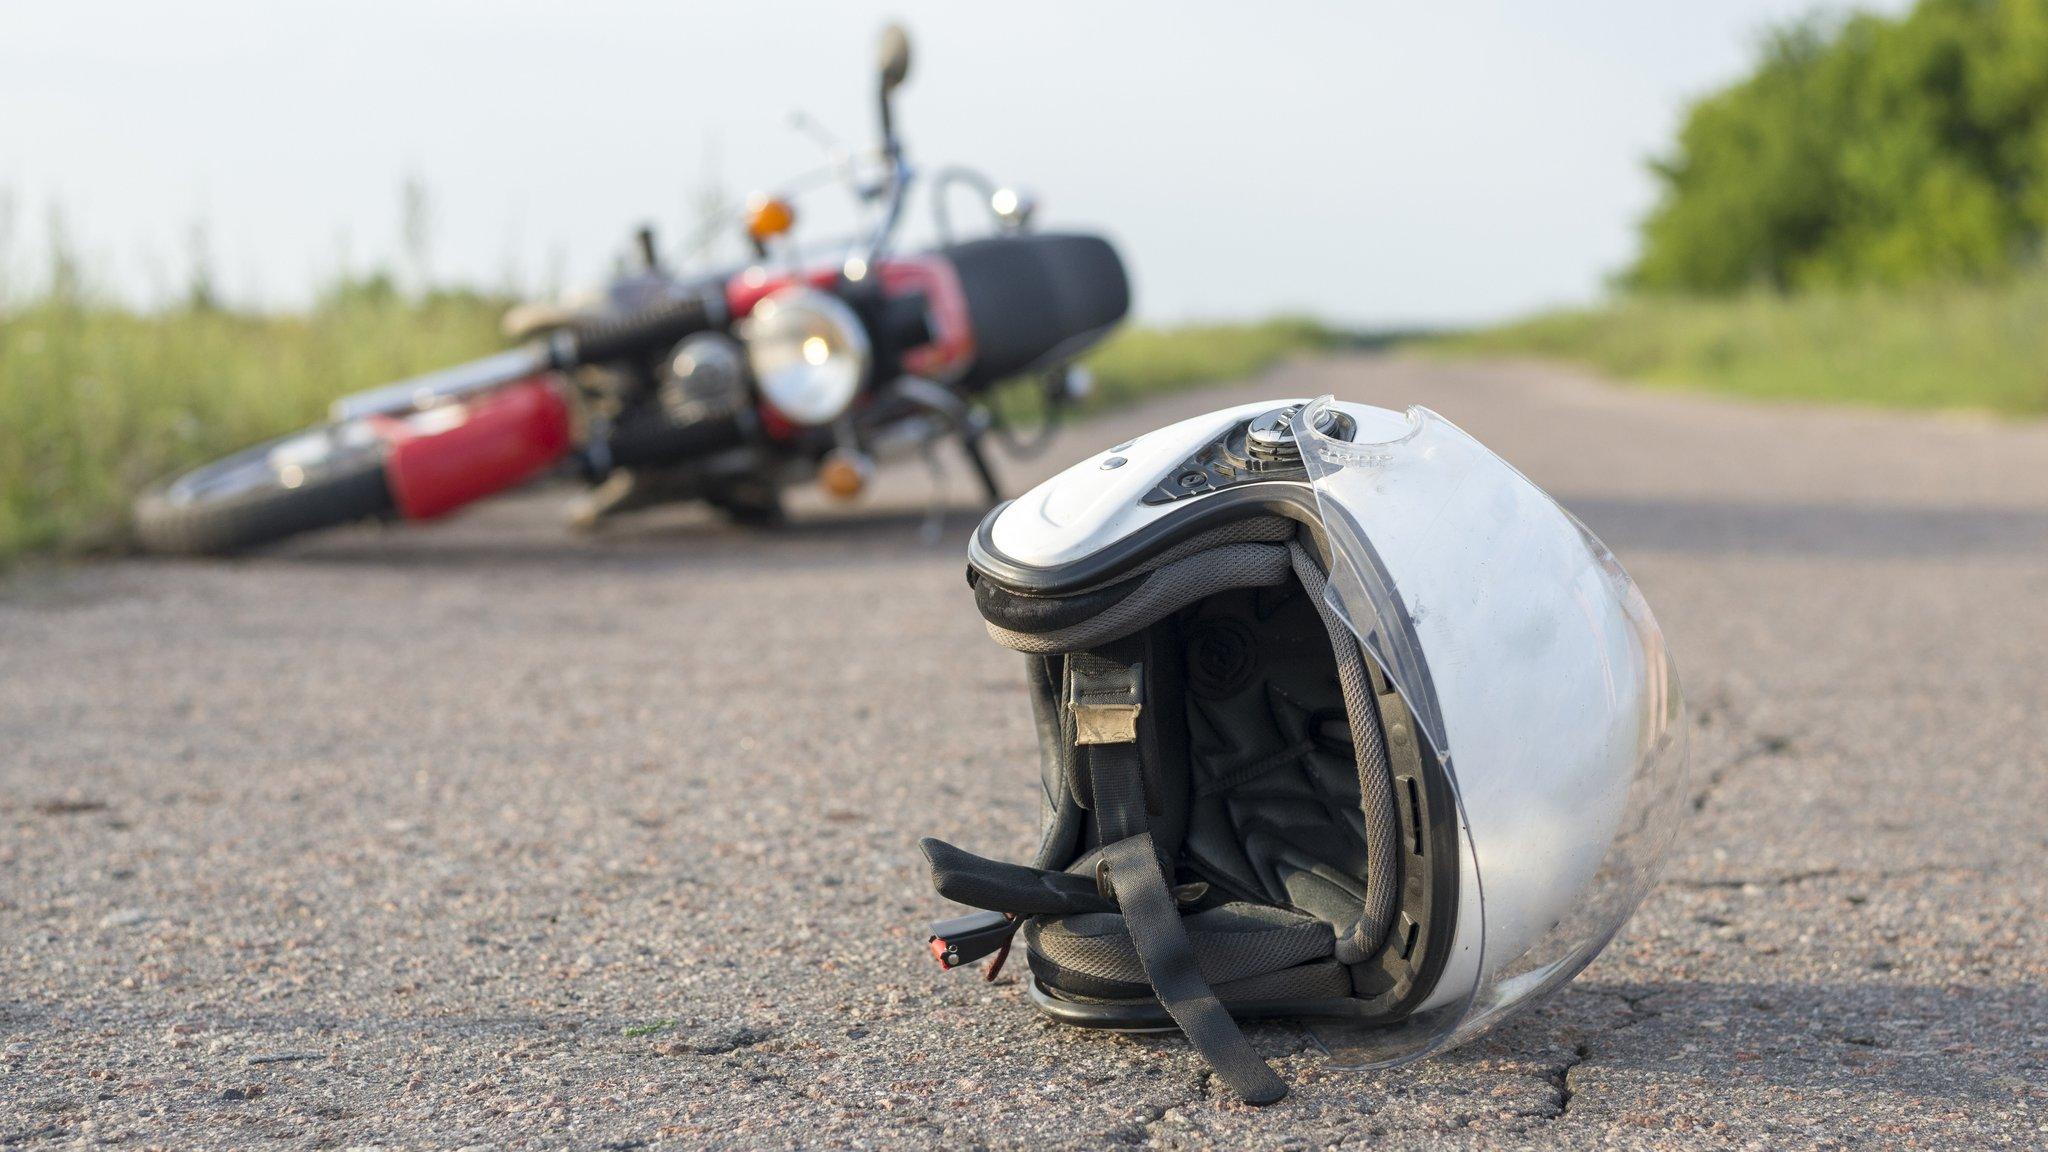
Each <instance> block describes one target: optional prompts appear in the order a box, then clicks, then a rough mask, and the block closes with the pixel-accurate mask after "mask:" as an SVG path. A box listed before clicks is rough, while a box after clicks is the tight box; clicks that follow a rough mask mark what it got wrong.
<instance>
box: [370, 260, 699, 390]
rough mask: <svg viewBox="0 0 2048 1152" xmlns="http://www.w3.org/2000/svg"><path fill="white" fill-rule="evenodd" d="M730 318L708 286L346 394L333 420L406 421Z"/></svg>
mask: <svg viewBox="0 0 2048 1152" xmlns="http://www.w3.org/2000/svg"><path fill="white" fill-rule="evenodd" d="M728 319H730V315H729V313H728V312H727V309H726V303H725V293H724V292H723V290H722V289H720V288H716V287H707V288H703V289H700V290H698V291H696V292H693V293H691V294H690V295H687V296H680V297H676V298H674V299H671V300H664V301H663V302H661V303H659V304H656V305H654V306H653V307H651V308H645V309H642V310H641V311H639V312H633V313H629V314H627V315H625V316H619V317H615V318H610V319H601V320H590V321H585V322H583V323H580V324H575V325H572V326H570V327H568V328H564V329H562V330H560V331H557V332H555V333H554V334H553V335H552V336H550V337H548V339H547V340H546V341H544V342H536V343H533V344H528V345H526V346H525V347H522V348H514V349H511V350H510V351H506V352H500V353H498V354H497V355H495V356H486V357H484V358H483V359H481V360H473V361H471V362H470V363H468V364H462V365H458V366H456V367H454V368H449V369H446V370H444V371H440V372H430V373H428V374H427V375H425V376H416V377H414V378H413V379H411V380H401V381H399V382H398V383H396V384H387V385H385V386H384V387H382V388H373V389H371V390H370V391H368V392H360V393H357V394H356V395H354V396H345V397H343V398H342V399H340V400H337V401H335V402H334V406H333V408H332V409H331V410H330V416H331V418H332V419H333V420H335V421H336V422H345V421H350V420H361V419H364V418H366V417H370V416H397V415H402V414H404V413H407V412H411V411H414V410H416V409H420V408H430V407H433V406H434V405H436V404H445V403H448V402H450V401H454V400H461V399H464V398H467V397H470V396H474V395H477V394H478V393H481V392H488V391H490V390H491V389H493V388H502V387H504V386H505V385H507V384H510V383H512V382H513V381H516V380H522V379H525V378H526V377H528V376H532V375H535V374H536V373H540V372H548V371H559V370H562V369H566V368H576V367H580V366H581V365H584V364H597V363H602V362H604V361H606V360H618V359H622V358H624V357H627V356H632V355H635V354H637V353H641V352H645V351H648V350H650V349H654V348H660V347H663V346H666V345H669V344H674V343H675V342H676V341H678V340H681V339H682V338H683V337H685V336H691V335H694V334H696V333H698V332H703V331H707V330H709V329H712V328H723V327H724V326H725V324H726V321H727V320H728Z"/></svg>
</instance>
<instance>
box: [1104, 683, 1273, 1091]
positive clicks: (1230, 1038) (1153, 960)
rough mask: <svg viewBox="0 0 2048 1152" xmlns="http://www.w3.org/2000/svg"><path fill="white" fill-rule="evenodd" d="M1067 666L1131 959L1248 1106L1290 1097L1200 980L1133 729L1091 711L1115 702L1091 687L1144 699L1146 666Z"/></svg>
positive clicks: (1111, 891) (1108, 877)
mask: <svg viewBox="0 0 2048 1152" xmlns="http://www.w3.org/2000/svg"><path fill="white" fill-rule="evenodd" d="M1067 663H1068V675H1069V676H1070V677H1071V678H1072V679H1073V684H1074V687H1073V689H1072V693H1071V695H1072V698H1073V699H1074V700H1076V701H1077V703H1076V706H1075V713H1076V716H1075V720H1076V725H1075V727H1076V732H1077V733H1088V732H1090V731H1091V730H1092V731H1094V732H1096V733H1100V734H1102V735H1101V738H1098V739H1093V740H1091V741H1090V742H1089V743H1086V744H1084V745H1082V747H1084V748H1085V749H1086V750H1087V761H1088V775H1089V778H1090V780H1091V781H1092V785H1093V789H1094V801H1095V819H1096V824H1097V827H1098V828H1100V829H1101V833H1102V845H1103V846H1102V857H1101V865H1100V867H1099V868H1098V870H1097V873H1096V877H1097V882H1098V883H1099V884H1101V886H1102V887H1103V888H1105V889H1106V890H1107V891H1106V892H1105V895H1109V896H1110V897H1112V898H1113V899H1114V900H1115V901H1116V904H1117V907H1118V909H1119V910H1120V911H1121V912H1122V913H1123V918H1124V923H1125V925H1126V926H1127V928H1128V929H1129V931H1130V937H1131V943H1132V945H1133V946H1135V947H1136V949H1137V952H1138V962H1139V964H1141V965H1142V966H1143V967H1144V970H1145V978H1146V979H1147V980H1148V981H1150V982H1151V985H1152V990H1153V992H1154V993H1155V994H1156V995H1157V996H1158V998H1159V1003H1160V1005H1161V1006H1162V1007H1164V1008H1165V1009H1166V1014H1167V1015H1169V1016H1171V1017H1173V1022H1174V1023H1176V1024H1178V1025H1180V1030H1181V1031H1182V1032H1184V1033H1186V1034H1187V1038H1188V1042H1189V1043H1191V1044H1193V1045H1194V1046H1195V1050H1196V1051H1197V1052H1200V1053H1201V1054H1202V1058H1203V1059H1205V1060H1207V1061H1208V1062H1209V1066H1210V1067H1212V1068H1214V1069H1215V1070H1216V1074H1217V1075H1218V1076H1221V1077H1222V1078H1223V1082H1224V1083H1225V1084H1228V1085H1229V1086H1230V1089H1231V1091H1233V1092H1236V1093H1237V1094H1238V1095H1239V1096H1241V1097H1243V1098H1244V1100H1245V1102H1246V1103H1250V1104H1271V1103H1273V1102H1274V1101H1276V1100H1278V1099H1280V1098H1281V1097H1283V1096H1285V1095H1287V1085H1286V1084H1284V1083H1282V1082H1281V1080H1280V1078H1279V1077H1278V1076H1276V1075H1274V1074H1273V1070H1272V1069H1271V1068H1270V1067H1267V1065H1266V1062H1265V1061H1264V1060H1261V1059H1259V1055H1258V1053H1256V1052H1254V1051H1252V1046H1251V1043H1250V1041H1248V1040H1246V1039H1245V1038H1244V1031H1243V1030H1242V1029H1240V1028H1239V1027H1238V1026H1237V1021H1236V1020H1234V1019H1232V1018H1231V1015H1230V1011H1229V1009H1227V1008H1225V1007H1224V1006H1223V1001H1221V1000H1219V999H1217V997H1216V993H1215V991H1214V990H1213V989H1211V988H1210V987H1209V982H1208V981H1206V980H1204V979H1203V978H1202V972H1201V967H1200V966H1199V964H1198V963H1197V962H1196V959H1195V946H1194V942H1193V941H1192V940H1190V939H1189V938H1188V933H1187V928H1186V926H1185V925H1183V924H1182V923H1181V910H1180V905H1179V903H1178V902H1177V901H1175V899H1174V896H1173V883H1172V877H1171V876H1169V875H1168V874H1167V872H1166V869H1167V868H1168V867H1170V865H1169V864H1166V863H1165V862H1163V861H1161V859H1160V854H1159V851H1158V849H1157V847H1156V846H1155V845H1154V844H1153V842H1152V833H1151V829H1150V828H1149V826H1148V819H1147V812H1146V798H1145V776H1144V768H1143V765H1142V762H1141V760H1140V758H1139V755H1138V735H1137V727H1136V725H1135V724H1132V725H1131V726H1130V727H1129V728H1128V729H1124V728H1122V727H1121V726H1120V725H1119V724H1118V723H1117V722H1116V721H1115V720H1114V719H1111V718H1108V717H1105V718H1103V722H1102V723H1101V724H1100V725H1099V726H1097V725H1093V724H1091V717H1090V716H1089V715H1088V712H1089V711H1090V710H1093V709H1105V708H1114V707H1120V705H1102V704H1091V703H1088V702H1087V700H1088V698H1089V696H1090V695H1091V694H1101V693H1103V692H1104V690H1105V689H1106V690H1108V694H1111V695H1123V696H1124V697H1125V698H1127V699H1130V700H1139V699H1141V698H1142V684H1143V675H1144V669H1143V666H1142V665H1137V664H1133V665H1129V666H1124V665H1119V664H1117V663H1115V662H1113V661H1111V660H1108V659H1106V658H1104V657H1103V656H1100V655H1097V654H1095V653H1093V652H1085V653H1076V654H1075V655H1073V656H1071V657H1069V658H1068V661H1067ZM1126 733H1128V734H1127V735H1126ZM1084 738H1086V737H1085V736H1084Z"/></svg>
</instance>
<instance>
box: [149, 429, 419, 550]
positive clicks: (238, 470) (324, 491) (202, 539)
mask: <svg viewBox="0 0 2048 1152" xmlns="http://www.w3.org/2000/svg"><path fill="white" fill-rule="evenodd" d="M394 507H395V506H394V504H393V502H392V498H391V492H390V489H389V487H388V486H387V485H386V484H385V481H384V447H383V444H382V442H381V441H380V440H379V439H378V437H377V435H376V433H375V431H374V430H373V429H371V428H370V426H369V425H367V424H364V423H361V422H353V423H348V424H334V425H327V426H325V427H320V428H313V429H309V430H307V431H304V432H300V433H297V434H295V435H291V436H286V437H284V438H282V439H279V440H273V441H271V442H269V443H268V444H260V445H257V446H256V447H254V448H250V449H248V450H246V451H243V452H237V453H236V454H234V455H233V456H229V457H227V458H226V459H224V460H218V461H215V462H214V463H212V464H207V465H203V466H201V467H199V468H195V469H193V470H192V471H190V472H187V473H185V474H184V475H182V476H179V477H177V478H176V479H174V480H172V481H170V482H169V483H167V484H164V485H161V486H159V487H156V488H152V489H150V490H149V491H147V492H145V493H143V494H142V496H141V497H140V498H139V499H137V500H136V502H135V536H136V539H137V541H138V542H139V543H140V544H141V545H142V547H143V548H144V549H146V550H147V551H150V552H171V553H184V554H193V555H205V554H214V553H221V552H235V551H239V550H241V549H244V548H252V547H255V546H256V545H258V544H267V543H270V542H271V541H273V540H282V539H284V538H285V537H287V536H294V535H297V534H298V533H301V532H311V531H313V530H315V529H319V528H331V527H333V526H335V525H338V524H347V523H350V522H351V521H355V520H365V519H369V518H371V517H374V516H385V515H389V514H390V513H391V512H392V511H393V510H394Z"/></svg>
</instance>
